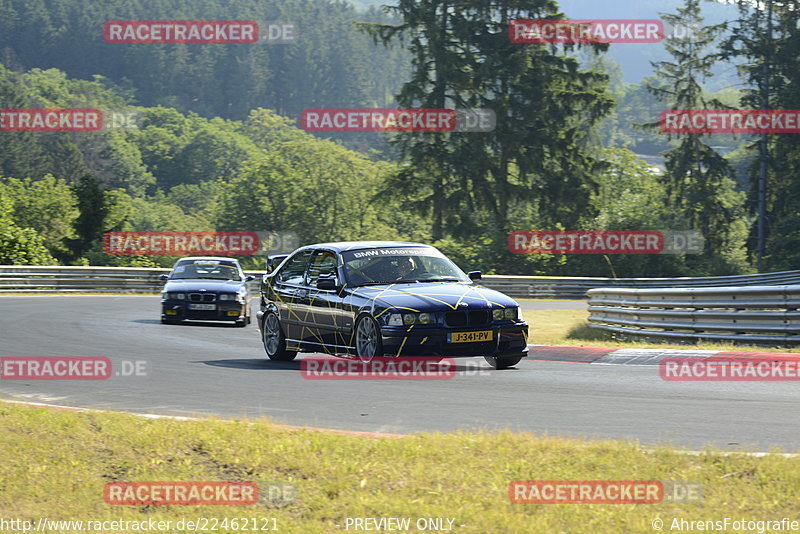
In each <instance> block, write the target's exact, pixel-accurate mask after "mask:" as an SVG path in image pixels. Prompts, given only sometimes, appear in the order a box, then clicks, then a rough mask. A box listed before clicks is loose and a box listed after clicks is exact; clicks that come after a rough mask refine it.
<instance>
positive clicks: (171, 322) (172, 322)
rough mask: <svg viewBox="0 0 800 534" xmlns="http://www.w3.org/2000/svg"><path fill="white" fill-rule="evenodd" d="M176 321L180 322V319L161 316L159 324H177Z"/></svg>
mask: <svg viewBox="0 0 800 534" xmlns="http://www.w3.org/2000/svg"><path fill="white" fill-rule="evenodd" d="M178 323H180V321H175V320H173V319H164V318H163V317H162V318H161V324H178Z"/></svg>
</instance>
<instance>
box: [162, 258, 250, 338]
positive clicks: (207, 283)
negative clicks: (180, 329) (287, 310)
mask: <svg viewBox="0 0 800 534" xmlns="http://www.w3.org/2000/svg"><path fill="white" fill-rule="evenodd" d="M161 278H162V280H165V281H166V282H167V283H166V284H165V285H164V289H163V290H162V292H161V322H162V323H165V324H170V323H178V322H180V321H183V320H196V321H231V322H233V323H235V324H236V326H245V325H247V324H248V323H249V322H250V312H249V309H248V308H249V306H248V302H249V298H248V294H247V282H249V281H250V280H252V279H253V277H252V276H245V274H244V272H243V271H242V267H241V266H240V265H239V262H238V261H236V260H235V259H231V258H219V257H211V256H207V257H206V256H203V257H191V258H181V259H180V260H178V261H177V262H176V263H175V265H174V267H173V268H172V272H171V273H170V274H169V275H162V277H161Z"/></svg>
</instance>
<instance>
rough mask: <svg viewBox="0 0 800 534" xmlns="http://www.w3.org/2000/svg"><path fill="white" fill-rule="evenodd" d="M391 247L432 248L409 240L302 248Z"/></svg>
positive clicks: (339, 243) (355, 248)
mask: <svg viewBox="0 0 800 534" xmlns="http://www.w3.org/2000/svg"><path fill="white" fill-rule="evenodd" d="M391 247H425V248H434V247H432V246H430V245H426V244H424V243H414V242H410V241H339V242H336V243H317V244H315V245H307V246H305V247H302V248H304V249H310V248H328V249H334V250H336V251H338V252H343V251H345V250H361V249H365V248H391Z"/></svg>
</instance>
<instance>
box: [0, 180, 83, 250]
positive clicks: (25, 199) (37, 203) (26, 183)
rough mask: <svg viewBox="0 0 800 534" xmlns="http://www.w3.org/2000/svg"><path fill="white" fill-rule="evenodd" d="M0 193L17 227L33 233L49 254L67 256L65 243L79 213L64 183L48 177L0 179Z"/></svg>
mask: <svg viewBox="0 0 800 534" xmlns="http://www.w3.org/2000/svg"><path fill="white" fill-rule="evenodd" d="M0 190H4V191H5V196H6V198H7V199H9V201H10V202H11V207H12V215H11V218H12V219H13V221H14V223H15V224H16V225H17V226H19V227H21V228H31V229H33V230H35V231H36V233H37V234H38V235H39V236H40V237H41V239H42V242H43V243H44V244H45V246H46V247H47V249H48V250H49V251H50V253H51V254H53V255H55V256H57V257H61V258H64V257H66V255H68V254H67V253H68V249H67V244H66V242H67V241H68V240H69V239H71V238H74V237H75V231H74V228H73V224H74V222H75V220H76V219H77V218H78V215H79V213H80V212H79V211H78V206H77V198H76V196H75V194H74V192H73V191H72V189H71V188H70V186H69V185H68V184H67V182H66V180H62V179H57V178H55V177H54V176H52V175H50V174H48V175H46V176H45V177H44V178H42V179H41V180H31V179H30V178H25V179H23V180H20V179H16V178H6V179H4V180H0Z"/></svg>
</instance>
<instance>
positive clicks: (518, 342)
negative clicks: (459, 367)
mask: <svg viewBox="0 0 800 534" xmlns="http://www.w3.org/2000/svg"><path fill="white" fill-rule="evenodd" d="M486 330H491V331H492V339H491V341H479V342H467V343H449V342H448V339H447V334H448V333H453V332H472V331H486ZM381 337H382V339H383V352H384V354H385V356H390V357H394V356H444V357H470V356H526V355H527V353H528V325H527V323H524V322H515V323H511V324H501V325H496V324H492V325H489V326H486V327H476V326H473V327H469V328H449V327H443V326H427V325H414V326H410V327H409V326H381Z"/></svg>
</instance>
